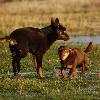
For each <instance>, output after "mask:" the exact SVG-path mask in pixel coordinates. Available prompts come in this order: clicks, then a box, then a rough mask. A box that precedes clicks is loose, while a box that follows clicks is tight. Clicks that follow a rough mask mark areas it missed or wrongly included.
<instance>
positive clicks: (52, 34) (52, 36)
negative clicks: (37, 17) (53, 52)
mask: <svg viewBox="0 0 100 100" xmlns="http://www.w3.org/2000/svg"><path fill="white" fill-rule="evenodd" d="M41 31H42V32H43V33H44V34H45V35H46V37H47V40H48V43H49V46H51V45H52V44H53V43H54V42H55V41H56V40H57V39H58V34H57V32H56V29H53V28H52V26H51V25H50V26H47V27H45V28H42V29H41Z"/></svg>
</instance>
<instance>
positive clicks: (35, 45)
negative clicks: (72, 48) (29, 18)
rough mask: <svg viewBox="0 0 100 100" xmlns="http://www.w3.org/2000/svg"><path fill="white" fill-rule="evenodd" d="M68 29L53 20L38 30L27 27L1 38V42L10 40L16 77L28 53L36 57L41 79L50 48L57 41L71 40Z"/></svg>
mask: <svg viewBox="0 0 100 100" xmlns="http://www.w3.org/2000/svg"><path fill="white" fill-rule="evenodd" d="M65 31H66V28H65V27H63V26H62V25H61V24H60V23H59V19H58V18H56V19H55V20H54V19H51V25H49V26H47V27H45V28H42V29H38V28H33V27H25V28H20V29H16V30H15V31H13V32H12V33H11V34H10V35H9V36H6V37H4V38H0V40H3V39H6V40H9V47H10V50H11V53H12V66H13V72H14V75H15V76H16V75H18V73H19V72H20V60H21V58H24V57H25V56H26V55H27V53H28V52H30V53H31V54H32V55H34V56H35V68H36V70H37V73H38V74H39V76H40V77H41V78H43V77H44V76H43V75H42V68H41V67H42V59H43V54H44V53H45V52H46V51H47V50H48V49H49V48H50V46H51V45H52V44H53V43H54V42H55V41H56V40H58V39H59V40H65V41H67V40H68V39H69V36H68V35H67V34H66V32H65Z"/></svg>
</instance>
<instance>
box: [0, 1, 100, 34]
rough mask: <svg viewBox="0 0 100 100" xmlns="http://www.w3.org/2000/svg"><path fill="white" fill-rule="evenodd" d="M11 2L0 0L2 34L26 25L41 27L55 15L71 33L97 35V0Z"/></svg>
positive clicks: (99, 21) (99, 10) (99, 15)
mask: <svg viewBox="0 0 100 100" xmlns="http://www.w3.org/2000/svg"><path fill="white" fill-rule="evenodd" d="M5 1H7V0H5ZM8 1H10V0H8ZM11 1H12V2H6V3H0V31H1V32H0V33H1V34H10V32H12V31H13V30H14V29H16V28H19V27H25V26H33V27H39V28H41V27H44V26H47V25H48V24H50V19H51V17H58V18H60V21H61V23H62V24H63V25H65V26H66V28H67V30H68V32H69V33H70V35H100V0H11Z"/></svg>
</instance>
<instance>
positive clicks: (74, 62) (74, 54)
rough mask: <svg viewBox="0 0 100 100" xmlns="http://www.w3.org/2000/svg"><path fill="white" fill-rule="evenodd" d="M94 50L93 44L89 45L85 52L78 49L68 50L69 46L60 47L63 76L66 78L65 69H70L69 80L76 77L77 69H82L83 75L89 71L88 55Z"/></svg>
mask: <svg viewBox="0 0 100 100" xmlns="http://www.w3.org/2000/svg"><path fill="white" fill-rule="evenodd" d="M92 49H93V45H92V42H90V43H89V45H88V47H87V48H86V50H85V51H82V50H80V49H78V48H68V47H67V46H60V47H59V48H58V54H59V58H60V63H61V75H62V77H64V75H65V72H64V69H65V68H69V69H70V72H69V78H72V77H74V76H76V74H77V73H76V68H77V67H82V73H84V72H85V71H86V70H87V69H88V61H87V58H88V57H87V53H88V52H90V51H91V50H92Z"/></svg>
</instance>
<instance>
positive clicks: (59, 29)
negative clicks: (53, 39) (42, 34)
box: [51, 18, 69, 41]
mask: <svg viewBox="0 0 100 100" xmlns="http://www.w3.org/2000/svg"><path fill="white" fill-rule="evenodd" d="M51 26H52V28H53V29H54V30H55V32H56V33H57V34H58V40H64V41H67V40H69V36H68V34H67V33H66V28H65V27H64V26H62V25H61V24H60V22H59V19H58V18H56V19H55V20H54V19H53V18H51Z"/></svg>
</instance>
